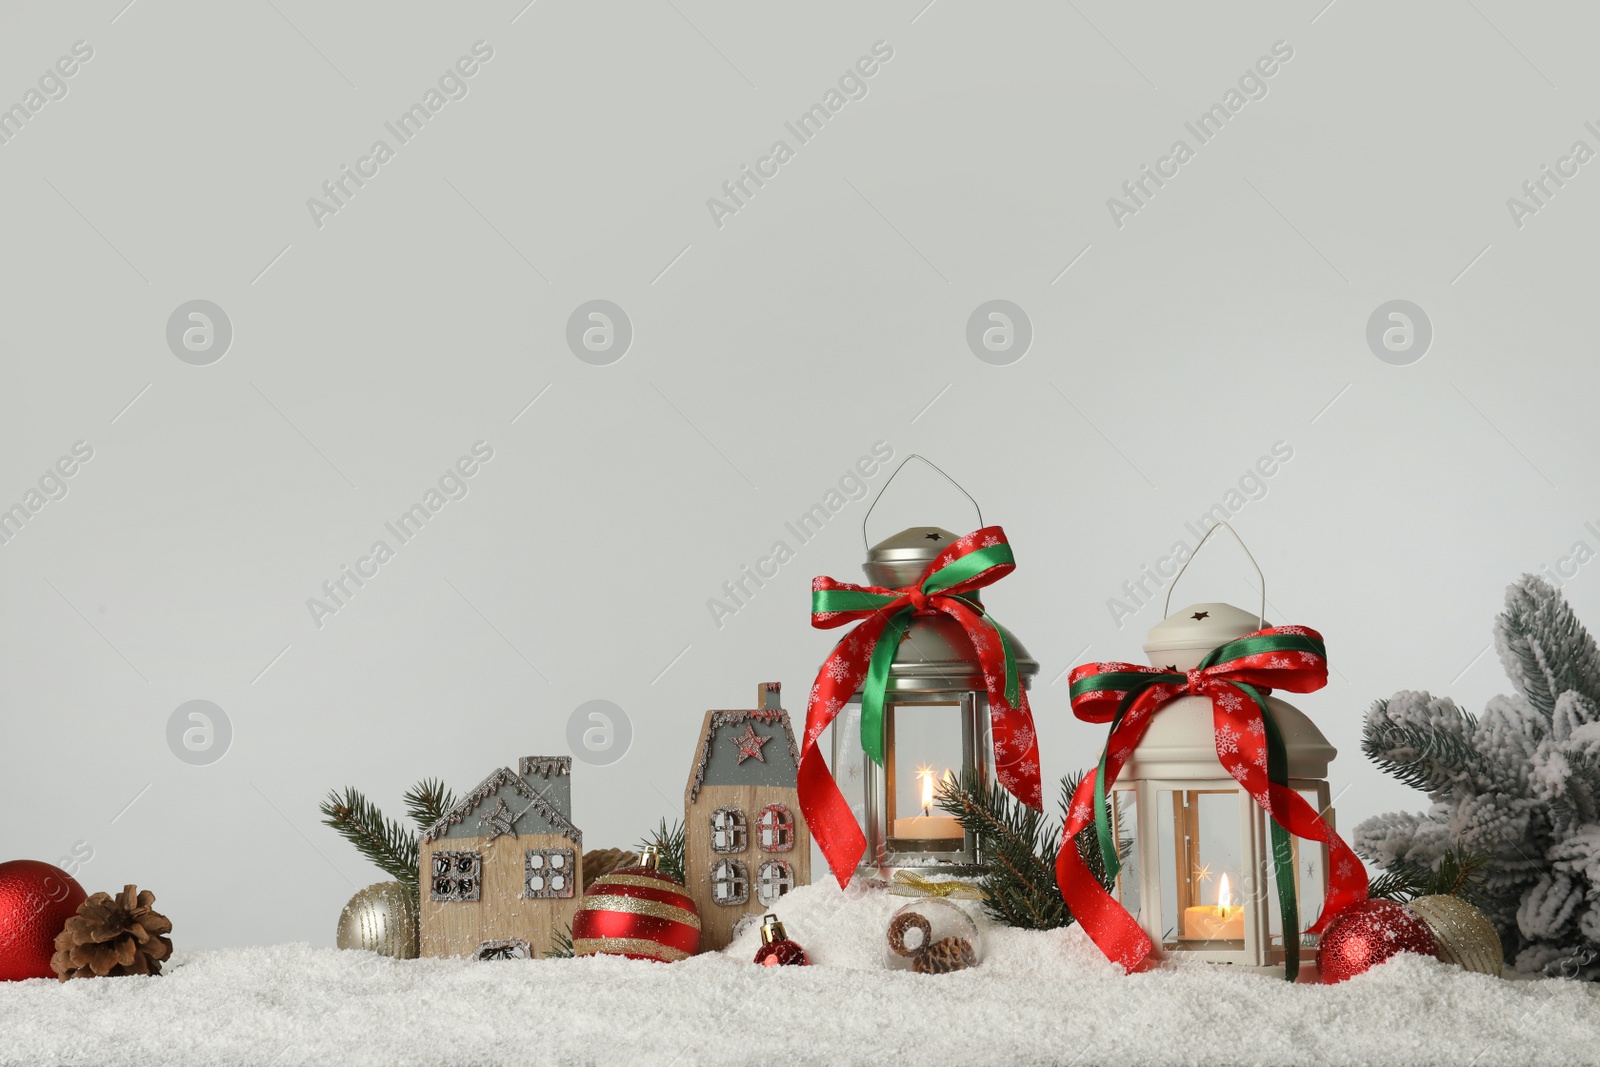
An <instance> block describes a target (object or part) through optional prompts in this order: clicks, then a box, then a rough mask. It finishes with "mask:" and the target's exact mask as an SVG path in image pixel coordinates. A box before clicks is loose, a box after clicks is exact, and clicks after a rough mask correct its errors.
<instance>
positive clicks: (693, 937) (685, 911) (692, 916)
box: [572, 867, 700, 962]
mask: <svg viewBox="0 0 1600 1067" xmlns="http://www.w3.org/2000/svg"><path fill="white" fill-rule="evenodd" d="M698 951H700V912H699V910H698V909H696V908H695V906H694V900H693V899H691V898H690V896H689V893H688V890H686V889H684V888H683V883H682V882H679V881H677V880H676V879H674V878H669V877H667V876H666V875H664V874H662V873H661V872H660V871H658V870H655V869H654V868H651V867H624V868H622V869H621V870H618V871H612V872H611V873H610V874H606V875H601V876H600V877H599V878H596V879H595V880H594V884H593V885H591V886H590V887H589V891H588V892H587V893H585V894H584V895H583V902H582V903H581V904H580V905H579V906H578V913H577V915H575V916H573V918H572V952H573V954H574V955H577V956H596V955H601V956H627V957H629V958H630V959H636V960H662V961H665V962H671V961H673V960H681V959H684V958H685V957H688V956H693V955H694V954H695V953H696V952H698Z"/></svg>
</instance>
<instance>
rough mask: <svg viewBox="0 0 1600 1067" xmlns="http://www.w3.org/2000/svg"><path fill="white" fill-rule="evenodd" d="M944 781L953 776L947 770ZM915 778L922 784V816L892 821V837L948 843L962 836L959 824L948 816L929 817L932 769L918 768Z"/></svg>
mask: <svg viewBox="0 0 1600 1067" xmlns="http://www.w3.org/2000/svg"><path fill="white" fill-rule="evenodd" d="M944 776H945V779H946V780H952V779H953V776H952V775H951V774H950V772H949V771H948V770H947V771H945V772H944ZM917 778H918V780H919V781H921V783H922V814H921V815H913V816H911V817H910V818H906V819H896V820H895V821H894V835H893V836H895V837H898V838H910V839H913V840H917V841H935V840H938V841H948V840H951V839H953V838H959V837H961V836H962V835H963V831H962V829H961V824H960V823H959V822H957V821H956V820H955V818H954V817H952V816H949V815H931V814H929V812H931V811H932V810H933V768H932V767H918V768H917Z"/></svg>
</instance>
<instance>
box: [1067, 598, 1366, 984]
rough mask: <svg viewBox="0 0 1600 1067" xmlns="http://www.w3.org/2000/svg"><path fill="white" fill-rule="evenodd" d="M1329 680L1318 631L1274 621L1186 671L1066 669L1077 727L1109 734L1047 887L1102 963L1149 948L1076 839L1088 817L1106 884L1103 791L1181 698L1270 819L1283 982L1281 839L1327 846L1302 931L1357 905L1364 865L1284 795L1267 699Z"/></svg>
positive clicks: (1284, 843)
mask: <svg viewBox="0 0 1600 1067" xmlns="http://www.w3.org/2000/svg"><path fill="white" fill-rule="evenodd" d="M1327 681H1328V661H1327V653H1326V651H1325V650H1324V648H1323V644H1322V635H1321V634H1319V633H1317V632H1316V631H1315V630H1311V629H1308V628H1306V627H1303V626H1271V627H1268V628H1266V629H1264V630H1258V631H1257V632H1255V633H1252V634H1247V635H1246V636H1244V637H1241V638H1239V639H1238V640H1236V641H1229V642H1227V643H1226V644H1224V645H1221V646H1219V647H1217V648H1214V649H1212V650H1211V651H1210V652H1209V653H1208V654H1207V655H1206V657H1205V658H1204V659H1203V660H1201V661H1200V665H1199V666H1198V667H1196V668H1195V669H1194V670H1191V671H1173V670H1164V669H1162V668H1160V667H1141V666H1138V665H1136V664H1132V663H1086V664H1084V665H1082V666H1080V667H1076V668H1074V669H1073V671H1072V710H1073V713H1074V714H1075V715H1077V717H1078V718H1080V719H1082V720H1084V721H1085V722H1109V723H1110V724H1111V733H1110V736H1109V737H1108V738H1107V740H1106V746H1105V750H1104V751H1103V752H1102V753H1101V756H1100V764H1099V766H1098V767H1097V768H1096V770H1095V773H1094V774H1093V775H1086V776H1085V777H1084V779H1083V780H1082V781H1081V782H1080V783H1079V784H1078V790H1077V792H1076V793H1075V794H1074V795H1073V798H1072V807H1071V810H1070V811H1069V813H1068V818H1067V824H1066V827H1065V828H1064V830H1063V834H1062V842H1061V851H1060V853H1059V854H1058V855H1057V857H1056V880H1057V882H1058V883H1059V884H1060V886H1061V896H1062V898H1063V899H1064V900H1065V901H1066V903H1067V907H1068V908H1069V909H1070V910H1071V911H1072V914H1073V917H1074V918H1075V919H1076V920H1077V921H1078V923H1079V925H1081V926H1082V927H1083V929H1084V932H1085V933H1087V934H1088V935H1089V937H1090V938H1091V939H1092V940H1093V941H1094V943H1095V944H1096V945H1098V946H1100V950H1101V951H1102V952H1104V953H1105V954H1106V956H1107V957H1108V958H1110V959H1111V960H1114V961H1116V962H1118V963H1121V964H1122V965H1123V966H1124V967H1125V968H1127V969H1129V970H1134V969H1135V968H1137V967H1139V966H1141V965H1142V964H1143V962H1144V961H1145V960H1146V959H1147V958H1149V956H1150V955H1151V954H1152V950H1153V946H1152V945H1151V942H1150V938H1149V937H1148V936H1147V935H1146V934H1145V932H1144V930H1143V929H1141V928H1140V926H1139V924H1138V922H1137V921H1135V919H1134V917H1133V916H1132V915H1130V914H1128V912H1127V910H1126V909H1125V908H1123V907H1122V905H1121V904H1119V903H1117V901H1116V900H1114V899H1113V898H1112V896H1111V894H1110V893H1108V892H1107V891H1106V889H1105V887H1104V886H1102V885H1101V884H1100V882H1099V881H1098V880H1097V879H1096V878H1095V876H1094V875H1093V874H1092V873H1090V871H1089V867H1088V865H1087V864H1086V863H1085V862H1084V860H1083V857H1082V856H1081V855H1080V854H1079V852H1078V848H1077V844H1076V842H1075V840H1074V837H1075V835H1076V834H1077V833H1078V832H1079V831H1080V830H1082V829H1084V827H1086V826H1088V825H1089V823H1090V822H1091V821H1092V822H1093V823H1094V827H1095V831H1096V833H1097V834H1098V837H1099V844H1100V855H1101V860H1102V862H1103V863H1104V865H1105V870H1106V872H1107V879H1108V880H1109V879H1110V878H1112V877H1115V875H1116V873H1117V871H1118V870H1119V869H1120V867H1121V863H1120V860H1119V857H1118V855H1117V840H1116V834H1115V832H1114V830H1113V828H1112V826H1111V817H1110V813H1109V810H1108V805H1107V803H1106V792H1107V790H1108V789H1109V788H1110V786H1111V783H1112V782H1115V781H1116V780H1117V774H1118V772H1119V771H1121V769H1122V765H1123V764H1124V763H1125V762H1127V760H1128V757H1129V756H1131V755H1132V754H1133V750H1134V749H1135V748H1136V747H1137V746H1138V744H1139V740H1140V738H1142V737H1143V736H1144V732H1145V730H1146V729H1148V728H1149V726H1150V723H1151V720H1152V719H1154V717H1155V715H1156V713H1157V712H1159V711H1160V710H1161V708H1162V707H1164V706H1165V705H1167V704H1169V703H1171V702H1172V701H1174V700H1177V699H1178V698H1180V697H1185V696H1202V697H1209V698H1210V700H1211V713H1212V726H1213V731H1214V736H1215V739H1216V747H1217V759H1219V760H1221V761H1222V766H1223V767H1224V768H1226V769H1227V771H1228V773H1229V774H1230V775H1232V776H1233V778H1234V780H1235V781H1237V782H1238V783H1239V785H1240V786H1241V787H1242V788H1243V789H1244V790H1245V791H1246V792H1248V793H1249V794H1250V796H1251V798H1252V799H1254V800H1255V802H1256V804H1257V805H1258V806H1259V807H1260V808H1261V809H1262V810H1263V811H1265V812H1266V813H1267V814H1268V815H1269V816H1270V818H1271V827H1272V860H1273V874H1274V879H1275V881H1276V883H1277V888H1278V904H1279V908H1280V910H1281V912H1282V917H1283V929H1284V931H1285V934H1286V936H1285V937H1284V939H1283V944H1284V957H1285V959H1284V969H1285V972H1286V975H1287V977H1289V978H1290V979H1293V978H1294V977H1295V976H1296V975H1297V974H1298V973H1299V955H1300V939H1299V937H1298V936H1297V934H1298V932H1299V929H1300V920H1299V908H1298V905H1297V902H1296V899H1295V890H1294V884H1295V883H1294V877H1295V871H1294V854H1293V848H1292V845H1291V842H1290V840H1289V835H1290V834H1293V835H1294V836H1295V837H1299V838H1302V839H1305V840H1308V841H1320V842H1325V843H1326V844H1327V846H1328V851H1329V857H1328V858H1329V862H1330V870H1329V872H1328V896H1327V900H1326V902H1325V903H1324V905H1323V908H1322V915H1321V916H1320V917H1319V918H1318V919H1317V922H1316V923H1315V924H1314V925H1313V926H1311V927H1310V929H1309V931H1308V932H1310V933H1314V934H1315V933H1321V932H1322V929H1323V927H1324V925H1325V924H1326V923H1327V922H1328V921H1329V920H1330V919H1331V918H1332V917H1333V916H1334V915H1336V914H1338V912H1339V911H1340V910H1341V909H1343V908H1344V907H1346V906H1347V905H1349V904H1353V903H1355V902H1356V901H1358V900H1365V899H1366V896H1367V872H1366V868H1364V867H1363V866H1362V865H1361V861H1360V860H1358V859H1357V858H1356V855H1355V853H1354V852H1352V851H1351V850H1350V846H1348V845H1346V844H1345V843H1344V841H1343V840H1342V839H1340V837H1339V835H1338V834H1336V833H1334V831H1333V828H1332V827H1330V826H1329V825H1328V824H1327V822H1326V821H1325V820H1324V819H1323V818H1322V816H1321V815H1319V814H1318V813H1317V811H1316V809H1315V808H1313V807H1312V806H1311V805H1310V804H1309V803H1307V802H1306V799H1305V797H1303V796H1301V795H1300V794H1299V793H1298V792H1296V791H1295V790H1293V789H1291V788H1289V761H1288V755H1287V752H1286V751H1285V749H1284V743H1283V735H1282V733H1281V732H1280V731H1279V729H1278V724H1277V722H1276V721H1274V719H1273V715H1272V709H1271V708H1270V707H1269V706H1268V705H1267V700H1266V697H1267V694H1268V693H1270V692H1272V690H1273V689H1283V690H1287V691H1288V692H1291V693H1309V692H1312V691H1313V690H1316V689H1320V688H1322V687H1323V686H1324V685H1326V684H1327ZM1149 906H1153V905H1149Z"/></svg>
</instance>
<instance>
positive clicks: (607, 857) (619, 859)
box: [583, 848, 639, 893]
mask: <svg viewBox="0 0 1600 1067" xmlns="http://www.w3.org/2000/svg"><path fill="white" fill-rule="evenodd" d="M638 862H639V854H638V853H637V852H628V851H625V850H623V849H620V848H596V849H591V850H590V851H588V852H585V853H584V854H583V891H584V892H585V893H587V892H588V891H589V885H590V883H592V882H593V881H594V880H595V879H596V878H599V877H601V876H602V875H607V874H610V873H611V872H612V871H614V870H617V869H618V868H621V867H632V866H634V865H636V864H637V863H638Z"/></svg>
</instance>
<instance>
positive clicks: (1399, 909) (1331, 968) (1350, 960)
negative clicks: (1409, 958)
mask: <svg viewBox="0 0 1600 1067" xmlns="http://www.w3.org/2000/svg"><path fill="white" fill-rule="evenodd" d="M1401 952H1415V953H1418V954H1420V955H1423V956H1433V957H1435V958H1437V957H1438V955H1439V943H1438V942H1437V941H1435V940H1434V937H1433V931H1431V930H1429V929H1428V924H1427V923H1425V922H1423V921H1422V919H1421V918H1420V917H1418V916H1417V914H1416V913H1415V912H1413V911H1412V910H1411V909H1410V908H1408V907H1406V906H1405V905H1404V904H1397V903H1396V902H1394V901H1392V900H1363V901H1361V902H1360V903H1357V904H1352V905H1350V906H1349V907H1348V908H1345V909H1344V910H1343V911H1341V912H1340V913H1339V914H1338V915H1335V916H1334V917H1333V921H1332V922H1331V923H1329V924H1328V928H1327V930H1326V931H1324V932H1323V934H1322V938H1321V940H1320V941H1319V942H1318V944H1317V974H1318V975H1319V976H1321V978H1322V980H1323V981H1324V982H1329V983H1332V982H1342V981H1344V980H1345V979H1346V978H1354V977H1355V976H1356V975H1358V974H1361V973H1362V972H1363V971H1365V970H1367V969H1368V968H1369V967H1373V966H1376V965H1377V964H1380V963H1382V962H1383V961H1384V960H1386V959H1389V958H1390V957H1391V956H1395V955H1398V954H1399V953H1401Z"/></svg>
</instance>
